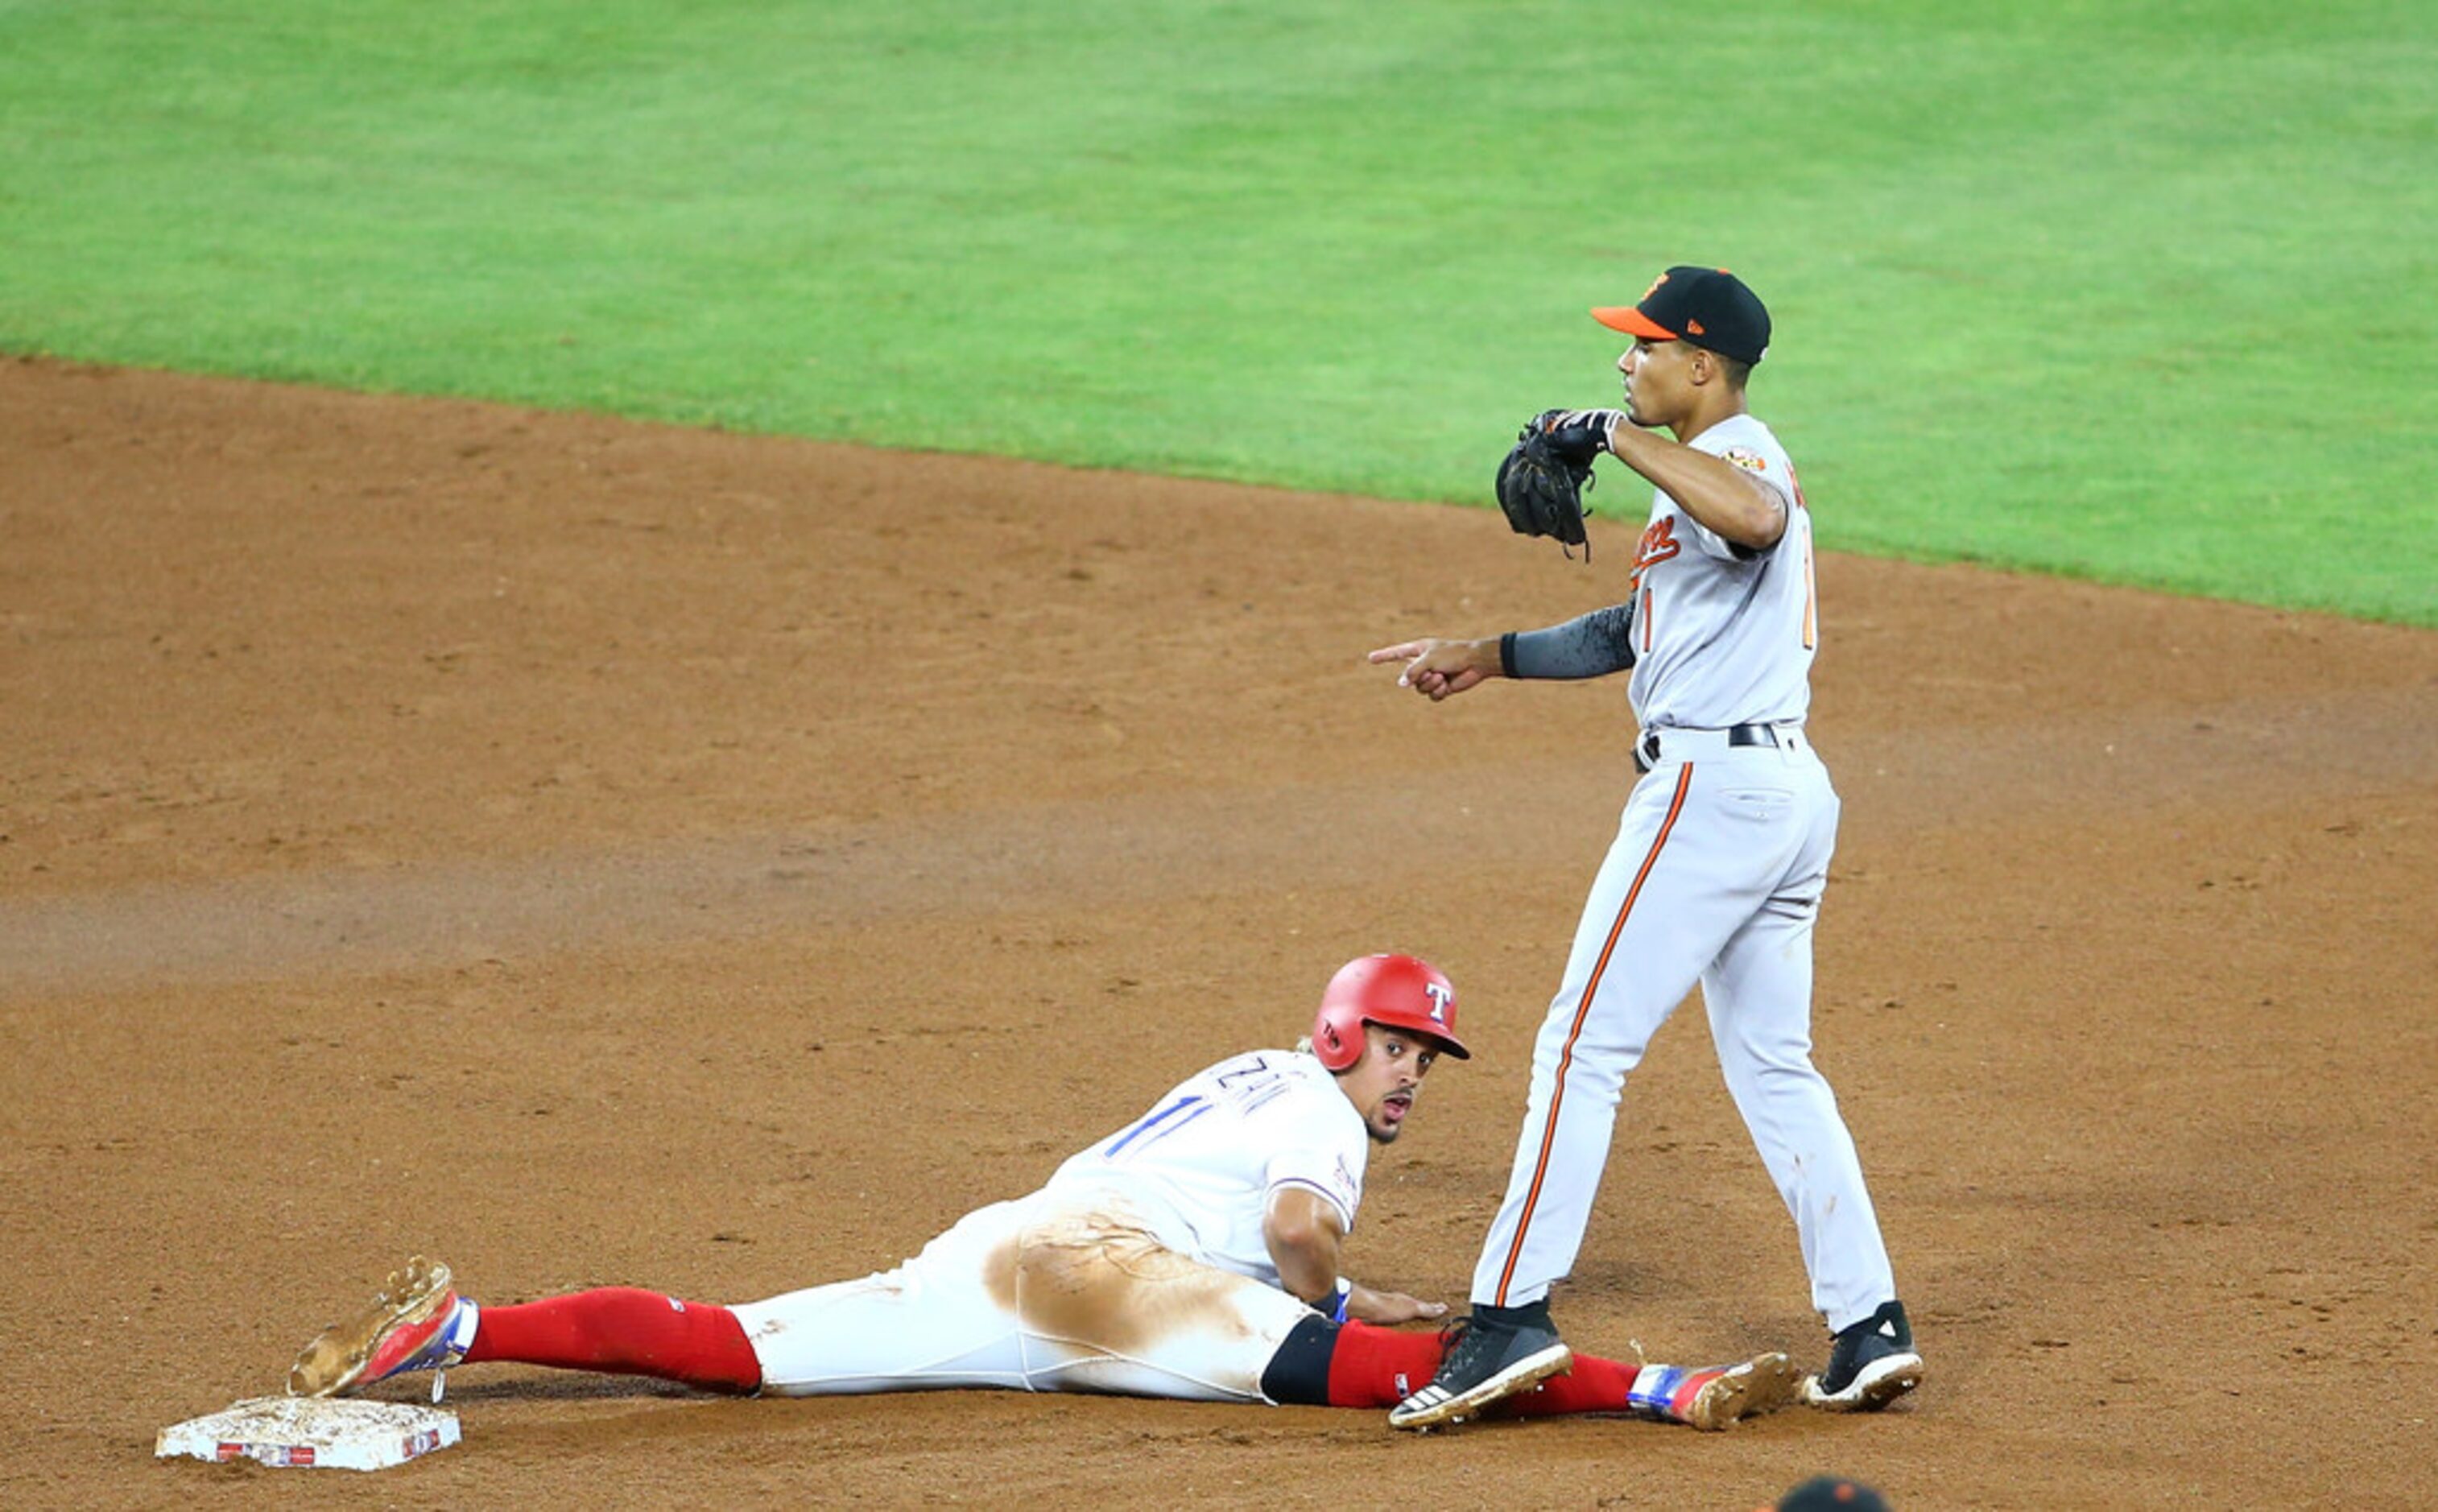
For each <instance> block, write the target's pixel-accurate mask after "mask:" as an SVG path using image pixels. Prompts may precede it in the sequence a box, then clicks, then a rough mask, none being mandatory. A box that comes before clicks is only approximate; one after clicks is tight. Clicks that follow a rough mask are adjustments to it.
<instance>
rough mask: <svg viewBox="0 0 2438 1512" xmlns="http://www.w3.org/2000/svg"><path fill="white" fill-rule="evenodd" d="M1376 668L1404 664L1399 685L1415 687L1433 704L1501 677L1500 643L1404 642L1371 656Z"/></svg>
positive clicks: (1489, 641)
mask: <svg viewBox="0 0 2438 1512" xmlns="http://www.w3.org/2000/svg"><path fill="white" fill-rule="evenodd" d="M1369 659H1370V661H1371V663H1372V665H1374V666H1378V665H1380V664H1382V663H1384V662H1389V661H1396V662H1402V663H1404V666H1403V669H1402V670H1400V671H1399V672H1398V674H1397V686H1398V687H1400V688H1411V689H1413V690H1414V691H1415V692H1416V693H1419V694H1422V696H1423V697H1425V698H1428V699H1430V700H1431V702H1433V703H1438V702H1439V701H1440V699H1442V698H1446V697H1449V696H1451V695H1452V694H1459V693H1462V692H1464V691H1465V690H1466V689H1467V688H1471V687H1473V686H1474V685H1475V684H1476V683H1480V682H1483V681H1485V680H1487V679H1489V678H1491V677H1497V676H1499V660H1498V641H1497V638H1496V637H1494V636H1493V637H1492V638H1491V639H1489V640H1487V641H1441V640H1438V639H1430V640H1422V641H1404V642H1398V643H1397V644H1395V645H1384V646H1382V647H1381V648H1380V649H1379V650H1377V651H1374V652H1372V653H1371V655H1370V658H1369Z"/></svg>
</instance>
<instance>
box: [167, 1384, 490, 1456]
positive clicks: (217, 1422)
mask: <svg viewBox="0 0 2438 1512" xmlns="http://www.w3.org/2000/svg"><path fill="white" fill-rule="evenodd" d="M457 1439H458V1433H457V1415H456V1414H455V1413H452V1412H450V1411H448V1410H447V1409H446V1408H440V1407H418V1406H415V1404H413V1403H411V1402H395V1401H355V1400H349V1399H342V1398H312V1397H253V1398H247V1399H246V1400H244V1401H241V1402H239V1403H237V1404H236V1405H234V1406H232V1407H231V1408H229V1410H228V1411H226V1412H224V1413H214V1414H212V1415H210V1416H208V1417H197V1418H192V1419H189V1420H188V1421H186V1422H183V1423H180V1424H178V1425H177V1426H175V1427H173V1428H165V1429H163V1430H161V1436H160V1438H159V1440H158V1441H156V1442H155V1444H154V1445H153V1449H152V1452H153V1454H154V1455H155V1456H156V1457H158V1458H161V1459H170V1458H174V1457H175V1456H177V1455H180V1454H191V1455H193V1456H194V1457H195V1458H197V1459H199V1460H255V1461H258V1462H259V1463H261V1464H264V1465H283V1466H286V1465H293V1466H305V1467H310V1468H315V1469H343V1470H379V1469H386V1468H389V1467H390V1466H393V1465H403V1464H405V1463H406V1462H407V1461H408V1460H411V1459H414V1458H415V1457H416V1456H417V1455H421V1454H429V1453H431V1452H432V1451H433V1450H435V1449H446V1448H448V1447H449V1446H450V1445H451V1444H454V1443H456V1442H457Z"/></svg>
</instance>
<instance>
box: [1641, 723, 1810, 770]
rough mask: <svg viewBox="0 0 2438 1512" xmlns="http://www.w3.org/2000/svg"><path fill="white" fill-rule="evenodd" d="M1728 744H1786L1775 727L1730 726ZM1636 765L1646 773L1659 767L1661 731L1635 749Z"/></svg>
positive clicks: (1650, 736)
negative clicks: (1778, 735)
mask: <svg viewBox="0 0 2438 1512" xmlns="http://www.w3.org/2000/svg"><path fill="white" fill-rule="evenodd" d="M1727 744H1728V745H1730V746H1769V747H1777V746H1780V745H1783V744H1784V742H1782V741H1780V740H1779V739H1778V738H1777V727H1776V726H1775V725H1729V726H1728V727H1727ZM1656 765H1659V731H1657V730H1652V732H1651V733H1649V734H1647V735H1645V736H1643V737H1642V743H1641V744H1640V745H1638V746H1636V747H1634V766H1635V768H1636V769H1637V770H1640V771H1646V772H1647V771H1649V770H1651V768H1652V767H1653V766H1656Z"/></svg>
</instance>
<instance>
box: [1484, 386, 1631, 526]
mask: <svg viewBox="0 0 2438 1512" xmlns="http://www.w3.org/2000/svg"><path fill="white" fill-rule="evenodd" d="M1622 418H1624V415H1623V413H1621V412H1619V411H1617V410H1544V411H1542V412H1541V413H1539V414H1536V415H1534V416H1533V417H1532V418H1531V419H1530V420H1529V421H1528V422H1526V424H1525V426H1524V429H1523V430H1522V431H1518V432H1516V436H1515V446H1514V448H1513V449H1511V450H1510V451H1509V452H1508V453H1507V460H1506V461H1504V462H1502V463H1500V464H1499V465H1498V507H1499V508H1501V509H1503V510H1505V511H1506V512H1507V523H1508V524H1510V525H1511V526H1513V527H1514V528H1515V530H1516V532H1517V533H1518V534H1519V535H1525V536H1556V537H1557V538H1558V542H1559V544H1560V545H1562V546H1564V548H1565V549H1566V554H1567V555H1568V556H1570V557H1571V556H1573V555H1574V554H1575V551H1574V549H1575V548H1576V547H1578V546H1580V547H1581V548H1582V549H1583V560H1584V561H1586V562H1588V561H1590V560H1591V559H1592V543H1591V539H1590V537H1589V536H1586V535H1585V534H1584V532H1583V520H1584V519H1585V517H1586V516H1588V515H1589V514H1590V510H1589V509H1588V508H1587V507H1586V506H1585V505H1584V503H1583V493H1584V491H1585V490H1586V489H1588V488H1590V487H1591V486H1592V482H1593V479H1592V459H1593V458H1594V457H1597V456H1599V454H1600V453H1601V452H1603V451H1606V450H1607V449H1608V432H1609V427H1610V426H1612V425H1614V424H1616V423H1617V421H1618V420H1620V419H1622Z"/></svg>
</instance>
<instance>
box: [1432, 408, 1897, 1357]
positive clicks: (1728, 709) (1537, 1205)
mask: <svg viewBox="0 0 2438 1512" xmlns="http://www.w3.org/2000/svg"><path fill="white" fill-rule="evenodd" d="M1689 445H1691V446H1693V447H1694V448H1697V449H1699V450H1702V451H1706V452H1709V453H1711V454H1712V455H1714V456H1720V457H1723V458H1725V459H1726V460H1727V461H1729V462H1731V463H1733V464H1735V465H1736V466H1740V467H1742V468H1744V469H1745V470H1746V471H1748V472H1750V473H1751V474H1752V475H1753V476H1754V477H1756V478H1758V479H1759V480H1760V481H1761V482H1763V483H1767V484H1769V485H1770V486H1771V487H1773V488H1775V489H1776V491H1777V492H1778V494H1779V495H1780V496H1781V497H1782V498H1783V499H1784V500H1785V501H1786V504H1787V509H1786V517H1787V519H1786V530H1785V533H1784V535H1782V536H1780V537H1779V539H1778V540H1777V542H1776V545H1775V546H1773V547H1771V548H1770V549H1769V550H1767V551H1765V552H1759V553H1749V552H1744V551H1741V550H1740V549H1738V548H1737V547H1735V546H1733V545H1731V544H1730V543H1728V542H1727V541H1726V540H1724V539H1723V538H1722V537H1720V536H1718V535H1716V534H1715V533H1713V532H1711V531H1710V530H1708V529H1706V528H1705V527H1704V526H1703V525H1701V524H1700V523H1699V522H1697V521H1696V520H1695V519H1693V518H1692V517H1691V516H1690V515H1689V514H1687V513H1686V512H1685V511H1684V510H1683V509H1681V508H1679V507H1678V506H1677V504H1676V502H1675V501H1673V500H1672V499H1670V498H1669V497H1668V495H1667V494H1666V493H1665V492H1660V491H1656V490H1654V495H1653V500H1652V511H1651V522H1650V525H1649V528H1648V529H1646V530H1645V531H1644V532H1643V535H1642V539H1641V543H1640V549H1639V550H1638V551H1637V553H1636V554H1635V560H1634V620H1633V624H1632V648H1633V657H1634V661H1633V665H1634V675H1633V680H1632V684H1631V689H1630V691H1631V694H1632V697H1633V701H1634V709H1635V712H1636V714H1637V716H1638V718H1639V720H1640V722H1641V726H1642V728H1641V730H1640V733H1639V737H1638V739H1637V740H1636V743H1635V755H1636V764H1637V765H1640V766H1641V767H1643V769H1644V771H1643V776H1642V778H1641V780H1640V781H1639V782H1636V783H1635V784H1634V789H1633V792H1632V794H1631V795H1630V796H1629V797H1628V799H1627V800H1626V805H1625V813H1624V817H1623V818H1622V820H1621V821H1620V823H1619V825H1618V828H1617V839H1616V841H1615V842H1614V843H1613V844H1612V845H1611V846H1610V848H1609V852H1608V856H1607V858H1606V859H1605V860H1604V861H1603V862H1602V863H1601V864H1600V869H1599V876H1598V878H1597V879H1596V880H1595V881H1594V882H1593V884H1592V889H1591V896H1590V897H1589V898H1588V899H1587V900H1586V901H1585V903H1584V905H1583V912H1582V919H1581V923H1579V924H1578V925H1577V926H1576V931H1575V940H1574V945H1573V948H1572V950H1571V951H1570V953H1569V954H1568V957H1567V959H1566V969H1565V976H1564V981H1563V982H1562V984H1561V985H1560V987H1559V989H1558V993H1557V995H1556V997H1555V998H1553V999H1552V1000H1551V1002H1550V1004H1549V1011H1548V1017H1547V1018H1546V1021H1545V1022H1544V1023H1543V1025H1542V1029H1541V1033H1540V1037H1539V1039H1538V1040H1537V1041H1536V1042H1535V1045H1534V1047H1533V1056H1532V1081H1531V1090H1530V1094H1529V1100H1528V1108H1527V1112H1526V1115H1525V1118H1524V1128H1523V1132H1522V1134H1521V1135H1520V1136H1519V1138H1518V1140H1517V1143H1516V1150H1515V1164H1514V1168H1513V1171H1512V1173H1511V1176H1510V1178H1509V1181H1508V1187H1507V1196H1506V1200H1505V1202H1504V1203H1503V1204H1501V1206H1500V1208H1499V1211H1498V1216H1497V1218H1496V1220H1495V1221H1494V1222H1493V1223H1492V1225H1491V1229H1490V1234H1489V1238H1488V1239H1486V1240H1485V1242H1484V1244H1483V1247H1482V1252H1481V1258H1480V1261H1479V1264H1478V1266H1477V1267H1476V1268H1475V1272H1474V1280H1473V1300H1474V1301H1475V1303H1476V1304H1490V1305H1493V1306H1502V1307H1515V1306H1521V1305H1523V1304H1526V1303H1529V1302H1532V1301H1535V1300H1537V1299H1539V1298H1541V1297H1543V1296H1545V1295H1546V1294H1547V1292H1548V1290H1549V1287H1550V1285H1551V1284H1552V1283H1553V1282H1555V1281H1557V1280H1559V1279H1561V1278H1562V1277H1564V1275H1566V1274H1567V1273H1568V1272H1570V1271H1571V1270H1572V1269H1573V1268H1574V1263H1575V1257H1576V1253H1577V1251H1578V1250H1579V1249H1580V1248H1581V1243H1582V1237H1583V1229H1584V1225H1585V1222H1586V1221H1587V1220H1588V1218H1589V1216H1590V1211H1591V1205H1592V1199H1593V1196H1594V1194H1595V1193H1596V1192H1597V1191H1598V1189H1599V1179H1600V1173H1601V1169H1602V1168H1603V1167H1604V1166H1605V1165H1606V1163H1607V1160H1608V1153H1609V1147H1610V1140H1611V1136H1612V1134H1613V1133H1614V1130H1615V1126H1616V1121H1617V1102H1618V1099H1619V1098H1620V1097H1621V1096H1622V1094H1623V1091H1624V1085H1625V1077H1626V1073H1627V1072H1629V1071H1631V1070H1633V1069H1634V1066H1635V1065H1637V1064H1640V1062H1641V1060H1642V1055H1643V1051H1644V1049H1645V1047H1646V1046H1648V1045H1649V1044H1650V1042H1651V1037H1652V1034H1653V1033H1655V1032H1657V1030H1658V1029H1659V1026H1660V1025H1661V1024H1663V1023H1665V1022H1666V1021H1667V1019H1668V1016H1669V1014H1670V1013H1671V1012H1673V1011H1674V1010H1675V1008H1676V1005H1677V1004H1678V1003H1679V1002H1680V1001H1682V1000H1683V999H1684V997H1685V995H1686V993H1687V992H1688V991H1689V990H1690V989H1691V988H1692V987H1693V985H1694V984H1695V983H1696V982H1697V981H1698V982H1699V983H1700V984H1701V988H1702V997H1703V1001H1704V1003H1705V1006H1706V1007H1707V1009H1708V1011H1709V1018H1710V1032H1711V1035H1712V1037H1713V1039H1714V1040H1715V1041H1716V1042H1717V1045H1718V1052H1719V1064H1720V1067H1721V1069H1722V1070H1723V1072H1724V1073H1725V1077H1726V1082H1727V1086H1728V1089H1729V1090H1730V1091H1731V1092H1732V1093H1733V1095H1734V1097H1735V1099H1736V1106H1737V1107H1738V1109H1739V1110H1740V1112H1741V1113H1742V1115H1743V1118H1744V1123H1745V1125H1746V1127H1747V1128H1749V1129H1750V1130H1751V1132H1752V1136H1753V1141H1754V1143H1755V1144H1756V1145H1757V1146H1758V1148H1759V1151H1760V1155H1761V1159H1762V1161H1763V1163H1764V1164H1765V1165H1766V1166H1767V1167H1768V1168H1769V1173H1770V1176H1771V1177H1772V1179H1773V1180H1775V1181H1776V1184H1777V1189H1778V1194H1779V1195H1780V1196H1781V1197H1782V1198H1784V1199H1785V1202H1786V1206H1787V1210H1788V1211H1789V1212H1790V1213H1792V1214H1793V1217H1794V1222H1795V1226H1796V1229H1797V1230H1798V1232H1799V1234H1800V1236H1801V1240H1802V1247H1803V1261H1804V1265H1805V1268H1806V1269H1807V1270H1808V1271H1809V1272H1810V1274H1811V1295H1812V1304H1813V1306H1815V1307H1817V1308H1818V1309H1819V1310H1820V1311H1821V1313H1822V1314H1823V1316H1824V1317H1825V1318H1826V1319H1827V1321H1828V1324H1829V1327H1830V1328H1832V1329H1835V1328H1842V1327H1846V1326H1847V1325H1849V1324H1852V1323H1855V1322H1857V1321H1859V1320H1861V1319H1864V1318H1866V1317H1868V1316H1869V1315H1870V1314H1871V1312H1872V1310H1874V1309H1875V1308H1877V1307H1878V1306H1879V1305H1880V1304H1881V1303H1882V1302H1885V1301H1888V1300H1889V1299H1891V1298H1893V1297H1894V1296H1895V1295H1896V1283H1895V1278H1894V1275H1893V1274H1892V1273H1891V1270H1890V1267H1889V1264H1888V1256H1887V1248H1886V1246H1885V1244H1884V1243H1882V1239H1881V1237H1880V1229H1879V1220H1878V1218H1877V1216H1876V1214H1875V1213H1874V1212H1873V1210H1872V1207H1871V1199H1870V1193H1869V1192H1868V1190H1867V1189H1865V1187H1864V1184H1863V1169H1862V1165H1861V1162H1860V1160H1859V1158H1858V1157H1857V1156H1856V1154H1855V1151H1854V1142H1853V1139H1852V1136H1851V1135H1850V1134H1847V1132H1846V1124H1845V1120H1844V1118H1843V1117H1842V1116H1840V1115H1839V1113H1838V1111H1837V1100H1836V1098H1835V1096H1834V1094H1832V1093H1831V1092H1830V1091H1829V1083H1828V1082H1827V1081H1825V1080H1823V1079H1822V1077H1821V1075H1820V1073H1819V1072H1818V1071H1817V1070H1815V1069H1814V1068H1813V1067H1812V1064H1811V932H1812V925H1813V923H1814V921H1815V920H1816V919H1817V917H1818V914H1819V909H1820V895H1821V890H1822V888H1823V887H1824V886H1825V885H1826V883H1827V881H1828V877H1829V853H1830V852H1831V850H1832V849H1833V848H1834V846H1835V844H1836V835H1837V807H1838V804H1837V794H1836V791H1835V789H1833V788H1832V787H1831V786H1830V785H1829V773H1828V770H1827V768H1826V767H1824V766H1823V765H1821V764H1820V760H1819V758H1818V757H1817V756H1816V755H1815V754H1814V753H1813V752H1812V749H1811V742H1810V741H1809V740H1808V739H1807V738H1806V737H1805V735H1804V731H1803V725H1804V719H1805V716H1806V714H1807V712H1809V709H1810V706H1811V659H1812V655H1813V650H1814V647H1815V646H1816V644H1817V641H1818V635H1817V619H1816V606H1815V604H1814V601H1813V578H1812V556H1811V518H1810V514H1809V512H1808V511H1807V510H1806V509H1805V507H1804V506H1803V502H1802V494H1801V491H1800V489H1799V488H1798V487H1797V486H1796V483H1795V480H1794V471H1793V466H1791V465H1790V464H1789V463H1788V461H1787V458H1786V454H1785V452H1784V451H1783V450H1782V449H1780V448H1779V447H1778V444H1777V439H1776V437H1775V436H1773V435H1772V434H1771V433H1770V431H1769V428H1768V427H1767V426H1765V425H1763V424H1761V423H1760V422H1759V421H1758V420H1757V419H1754V418H1753V417H1751V416H1750V415H1736V416H1733V417H1731V418H1729V419H1726V420H1724V421H1722V422H1720V423H1719V424H1717V425H1715V426H1713V427H1711V428H1710V429H1709V430H1708V431H1704V432H1702V433H1701V434H1700V435H1698V436H1696V437H1694V438H1692V440H1691V441H1690V442H1689ZM1598 618H1599V617H1598V616H1587V617H1586V619H1585V621H1582V622H1577V625H1585V624H1590V623H1591V622H1592V621H1594V620H1596V619H1598ZM1608 624H1610V625H1612V626H1613V625H1614V624H1615V621H1614V618H1612V619H1611V620H1610V621H1609V622H1608ZM1570 632H1572V633H1570ZM1523 639H1524V642H1525V643H1524V644H1523V645H1522V646H1520V647H1518V648H1517V654H1516V662H1517V664H1518V665H1517V675H1518V676H1526V677H1531V676H1542V677H1582V676H1590V675H1596V674H1598V673H1603V672H1610V671H1615V670H1617V667H1619V666H1621V665H1623V664H1624V658H1623V656H1622V655H1621V654H1619V652H1620V650H1621V648H1618V647H1616V646H1614V645H1613V644H1603V643H1602V636H1601V634H1600V633H1599V631H1597V630H1595V631H1581V630H1577V629H1576V627H1575V626H1562V627H1560V628H1559V629H1557V630H1553V631H1544V632H1538V633H1537V634H1536V635H1535V636H1532V637H1526V638H1523ZM1536 657H1537V658H1539V659H1540V660H1541V662H1542V663H1543V664H1542V665H1541V667H1540V668H1538V669H1537V670H1536V669H1535V668H1534V667H1533V666H1532V664H1531V663H1532V662H1533V660H1534V659H1535V658H1536Z"/></svg>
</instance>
